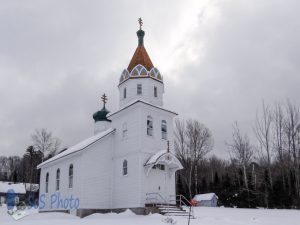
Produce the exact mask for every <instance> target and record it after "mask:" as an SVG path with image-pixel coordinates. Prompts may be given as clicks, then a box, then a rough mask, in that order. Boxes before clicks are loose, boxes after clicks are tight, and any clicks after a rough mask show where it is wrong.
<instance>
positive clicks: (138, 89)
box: [136, 84, 142, 95]
mask: <svg viewBox="0 0 300 225" xmlns="http://www.w3.org/2000/svg"><path fill="white" fill-rule="evenodd" d="M136 90H137V94H138V95H141V94H142V85H141V84H138V85H137V89H136Z"/></svg>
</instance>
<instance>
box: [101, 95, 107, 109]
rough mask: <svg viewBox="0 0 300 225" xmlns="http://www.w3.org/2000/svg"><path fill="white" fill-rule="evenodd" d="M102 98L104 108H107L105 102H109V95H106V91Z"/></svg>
mask: <svg viewBox="0 0 300 225" xmlns="http://www.w3.org/2000/svg"><path fill="white" fill-rule="evenodd" d="M101 99H102V102H103V108H105V104H106V102H107V96H106V95H105V93H104V94H103V95H102V97H101Z"/></svg>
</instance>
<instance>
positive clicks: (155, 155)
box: [145, 149, 167, 166]
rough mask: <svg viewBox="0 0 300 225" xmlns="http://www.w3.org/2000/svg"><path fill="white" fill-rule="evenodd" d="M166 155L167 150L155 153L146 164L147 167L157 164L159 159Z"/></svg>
mask: <svg viewBox="0 0 300 225" xmlns="http://www.w3.org/2000/svg"><path fill="white" fill-rule="evenodd" d="M166 153H167V150H165V149H164V150H161V151H159V152H157V153H155V154H154V155H153V156H151V157H150V158H149V159H148V161H147V162H146V164H145V165H146V166H147V165H151V164H155V163H156V161H157V160H158V159H159V157H161V156H163V155H164V154H166Z"/></svg>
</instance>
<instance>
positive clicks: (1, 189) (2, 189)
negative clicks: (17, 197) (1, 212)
mask: <svg viewBox="0 0 300 225" xmlns="http://www.w3.org/2000/svg"><path fill="white" fill-rule="evenodd" d="M11 189H12V190H14V193H16V194H25V193H26V189H25V185H24V184H23V183H13V182H5V181H0V193H7V192H8V190H11Z"/></svg>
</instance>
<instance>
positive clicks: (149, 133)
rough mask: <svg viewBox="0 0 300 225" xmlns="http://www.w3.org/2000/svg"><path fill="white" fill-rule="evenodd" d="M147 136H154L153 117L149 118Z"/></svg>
mask: <svg viewBox="0 0 300 225" xmlns="http://www.w3.org/2000/svg"><path fill="white" fill-rule="evenodd" d="M147 135H148V136H153V120H152V117H151V116H147Z"/></svg>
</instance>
